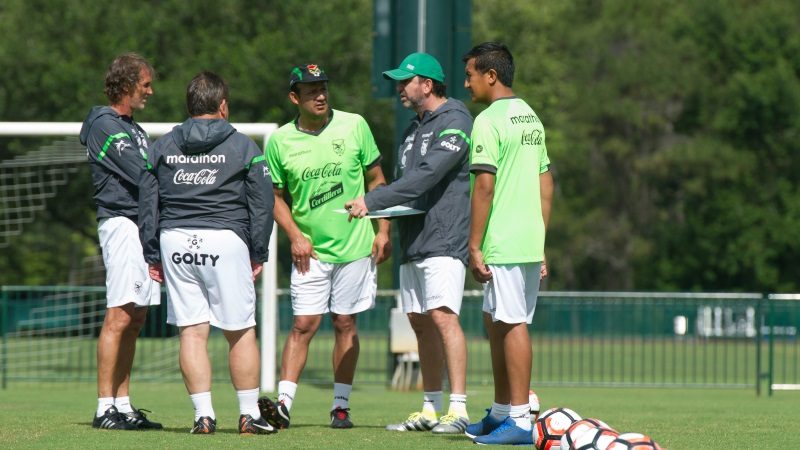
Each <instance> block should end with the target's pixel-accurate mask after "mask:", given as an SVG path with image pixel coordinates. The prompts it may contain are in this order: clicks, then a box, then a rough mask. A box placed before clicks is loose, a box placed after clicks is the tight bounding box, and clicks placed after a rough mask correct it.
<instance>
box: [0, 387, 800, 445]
mask: <svg viewBox="0 0 800 450" xmlns="http://www.w3.org/2000/svg"><path fill="white" fill-rule="evenodd" d="M134 376H135V373H134ZM537 393H538V395H539V397H540V400H541V402H542V409H543V410H544V409H547V408H550V407H556V406H564V407H568V408H570V409H573V410H575V411H576V412H577V413H578V414H580V415H581V416H582V417H594V418H599V419H601V420H603V421H605V422H606V423H608V424H609V425H611V426H612V427H614V428H616V429H617V430H618V431H620V432H640V433H644V434H647V435H650V436H651V437H653V438H654V439H655V440H656V441H657V442H658V443H659V444H661V445H662V446H663V447H664V448H665V449H670V450H679V449H692V450H698V449H747V448H765V449H789V448H800V435H798V434H797V433H796V432H795V431H793V428H794V426H795V424H796V423H797V422H798V419H800V408H798V406H797V405H798V404H800V392H776V394H775V396H773V397H772V398H767V397H760V398H759V397H756V396H755V395H754V393H753V392H752V391H751V390H739V389H655V388H646V389H633V388H542V389H538V390H537ZM213 395H214V408H215V412H216V414H217V421H218V430H217V433H216V434H215V435H213V436H194V435H190V434H189V433H188V432H189V428H190V426H191V422H192V419H193V411H192V405H191V402H190V401H189V398H188V396H187V395H186V392H185V390H184V388H183V385H182V384H180V383H144V382H141V383H137V382H136V381H135V380H134V385H133V400H134V404H135V405H136V406H139V407H142V408H146V409H150V410H152V411H153V412H152V413H150V414H149V417H150V418H151V419H153V420H155V421H158V422H162V423H163V424H164V427H165V430H163V431H135V432H127V431H108V430H95V429H92V427H91V415H92V413H93V412H94V409H95V406H96V401H95V387H94V385H93V384H91V383H63V384H62V383H11V384H10V385H9V386H8V389H6V390H0V443H2V447H3V448H4V449H7V448H48V449H52V448H63V449H67V448H113V449H120V448H170V449H178V448H191V449H197V448H242V447H256V446H257V447H259V448H264V447H269V448H280V449H288V448H338V449H349V448H364V449H375V448H381V449H394V448H397V449H408V448H419V449H439V448H457V447H471V446H472V444H471V442H470V440H469V439H468V438H466V437H465V436H433V435H431V434H430V433H418V432H413V433H412V432H408V433H398V432H389V431H385V430H384V429H383V428H384V426H385V425H386V424H387V423H389V422H396V421H400V420H402V419H404V418H405V416H406V415H407V414H408V413H409V412H411V411H412V410H414V409H415V408H419V407H420V404H421V393H419V392H410V393H401V392H394V391H388V390H386V389H384V388H383V387H378V386H366V387H361V388H359V387H358V386H357V387H356V389H354V391H353V394H352V396H351V404H350V406H351V409H352V411H351V412H352V419H353V421H354V423H355V424H356V428H354V429H352V430H332V429H330V428H328V427H327V423H328V410H329V408H330V406H331V391H330V389H322V388H319V387H315V386H307V385H302V384H301V385H300V387H299V390H298V392H297V400H296V401H295V404H294V407H293V409H292V426H291V428H290V429H289V430H285V431H281V432H279V433H278V434H274V435H267V436H239V435H238V434H237V432H236V421H237V419H238V416H239V410H238V406H237V402H236V396H235V394H234V391H233V388H232V387H231V386H230V384H222V383H216V384H215V386H214V391H213ZM468 395H469V397H468V409H469V412H470V414H471V415H472V416H471V419H472V420H473V421H474V420H477V419H480V418H481V417H483V414H484V410H483V408H485V407H487V406H488V405H490V402H491V399H492V392H491V388H490V387H488V386H483V387H472V388H470V389H469V390H468ZM446 398H447V397H446V394H445V404H446Z"/></svg>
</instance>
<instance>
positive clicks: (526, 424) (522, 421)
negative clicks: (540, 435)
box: [508, 403, 532, 431]
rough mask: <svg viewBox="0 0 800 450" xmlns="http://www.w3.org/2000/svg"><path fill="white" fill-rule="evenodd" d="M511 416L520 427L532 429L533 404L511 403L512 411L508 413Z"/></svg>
mask: <svg viewBox="0 0 800 450" xmlns="http://www.w3.org/2000/svg"><path fill="white" fill-rule="evenodd" d="M508 416H509V417H511V418H512V419H514V422H515V423H516V424H517V426H518V427H520V428H522V429H523V430H526V431H528V430H531V429H532V428H531V405H530V404H529V403H524V404H522V405H517V406H514V405H511V411H509V414H508Z"/></svg>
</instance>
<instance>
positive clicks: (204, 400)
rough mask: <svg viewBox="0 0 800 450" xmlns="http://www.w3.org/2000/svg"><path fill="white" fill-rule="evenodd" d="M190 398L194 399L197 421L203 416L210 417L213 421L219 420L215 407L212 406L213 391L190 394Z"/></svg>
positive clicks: (195, 418)
mask: <svg viewBox="0 0 800 450" xmlns="http://www.w3.org/2000/svg"><path fill="white" fill-rule="evenodd" d="M189 398H191V399H192V404H193V405H194V420H195V421H197V419H199V418H201V417H203V416H208V417H211V418H212V419H216V418H217V416H216V415H214V407H213V406H211V391H208V392H198V393H197V394H190V395H189Z"/></svg>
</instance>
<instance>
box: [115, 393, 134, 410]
mask: <svg viewBox="0 0 800 450" xmlns="http://www.w3.org/2000/svg"><path fill="white" fill-rule="evenodd" d="M114 406H115V407H116V408H117V411H119V412H121V413H129V412H133V408H132V407H131V398H130V397H129V396H125V397H117V398H115V399H114Z"/></svg>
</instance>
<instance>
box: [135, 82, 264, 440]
mask: <svg viewBox="0 0 800 450" xmlns="http://www.w3.org/2000/svg"><path fill="white" fill-rule="evenodd" d="M186 104H187V108H188V110H189V115H190V116H191V118H190V119H188V120H186V121H185V122H183V123H182V124H180V125H178V126H176V127H175V128H173V129H172V131H170V132H169V133H167V134H166V135H164V136H163V137H162V138H161V139H159V140H158V141H157V142H156V144H155V145H154V146H153V149H152V151H151V154H150V155H149V156H148V158H147V170H145V171H143V172H142V176H141V180H140V183H139V190H140V192H139V194H140V197H139V225H140V228H141V240H142V245H143V247H144V256H145V260H146V261H147V262H148V263H149V264H150V274H151V276H152V277H153V279H155V280H156V281H159V282H162V281H166V287H167V295H168V299H169V303H168V308H167V322H168V323H170V324H173V325H176V326H178V328H179V330H180V366H181V372H182V374H183V381H184V384H185V385H186V390H187V391H188V392H189V397H190V398H191V400H192V403H193V405H194V409H195V415H194V426H193V427H192V429H191V431H190V432H191V433H193V434H211V433H214V431H215V430H216V424H217V421H216V414H215V412H214V408H213V406H212V402H211V362H210V360H209V357H208V351H207V345H208V337H209V333H210V328H211V326H214V327H217V328H220V329H222V333H223V334H224V336H225V338H226V339H227V341H228V344H229V353H228V364H229V366H230V376H231V381H232V382H233V387H234V389H235V390H236V396H237V397H238V400H239V414H240V415H239V427H238V428H239V434H267V433H272V432H274V431H275V429H274V428H273V427H272V426H270V425H269V424H268V423H267V422H266V421H265V420H264V418H263V417H261V413H260V411H259V408H258V393H259V370H260V358H259V356H260V355H259V350H258V344H257V342H256V331H255V325H256V320H255V300H256V295H255V286H254V285H253V282H254V280H255V278H256V277H257V276H258V274H259V273H260V272H261V268H262V264H263V263H264V262H265V261H266V260H267V256H268V255H267V248H268V244H269V236H270V233H271V232H272V208H273V205H274V199H273V196H272V192H271V184H272V183H271V179H270V176H269V170H268V168H267V166H266V162H265V160H264V155H263V153H262V152H261V150H260V149H259V147H258V146H257V145H256V144H255V142H253V141H252V140H251V139H250V138H248V137H247V136H245V135H244V134H242V133H239V132H237V131H236V130H235V129H234V128H233V127H232V126H231V124H230V123H228V121H227V119H228V86H227V84H226V83H225V81H224V80H223V79H222V78H220V77H219V76H218V75H216V74H214V73H211V72H201V73H199V74H198V75H197V76H195V77H194V78H193V79H192V81H191V82H190V83H189V87H188V88H187V90H186Z"/></svg>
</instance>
